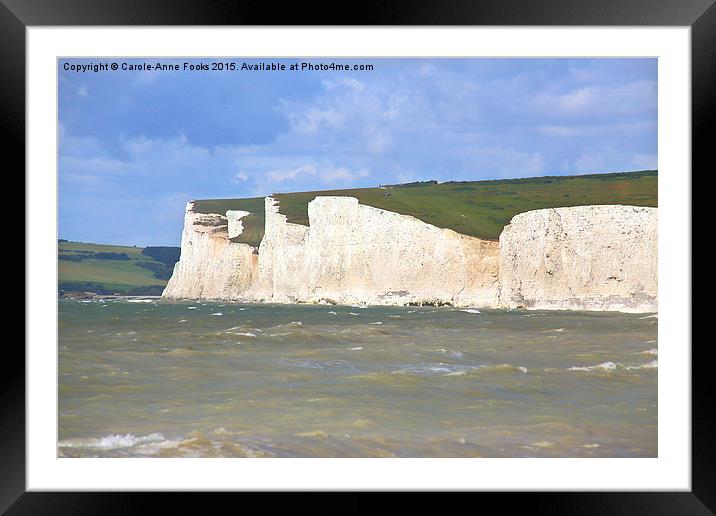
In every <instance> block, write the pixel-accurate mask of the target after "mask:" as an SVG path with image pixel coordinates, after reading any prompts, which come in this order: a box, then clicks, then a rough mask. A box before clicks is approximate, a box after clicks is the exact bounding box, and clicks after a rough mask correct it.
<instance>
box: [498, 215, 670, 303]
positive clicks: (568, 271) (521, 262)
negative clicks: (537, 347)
mask: <svg viewBox="0 0 716 516" xmlns="http://www.w3.org/2000/svg"><path fill="white" fill-rule="evenodd" d="M657 211H658V210H657V208H642V207H636V206H577V207H574V208H554V209H546V210H535V211H529V212H526V213H520V214H519V215H516V216H515V217H513V218H512V220H511V221H510V224H509V225H507V226H505V229H504V230H503V231H502V234H501V235H500V293H499V298H500V305H501V306H505V307H517V306H522V307H525V308H534V309H547V310H549V309H571V310H610V311H625V312H656V311H657V272H658V267H657Z"/></svg>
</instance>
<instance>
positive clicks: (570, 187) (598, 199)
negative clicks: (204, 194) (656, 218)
mask: <svg viewBox="0 0 716 516" xmlns="http://www.w3.org/2000/svg"><path fill="white" fill-rule="evenodd" d="M657 186H658V174H657V171H656V170H644V171H639V172H619V173H612V174H592V175H582V176H547V177H536V178H526V179H502V180H494V181H463V182H457V181H450V182H446V183H439V184H438V183H437V182H436V181H425V182H418V183H408V184H402V185H384V186H381V187H378V188H356V189H347V190H323V191H313V192H297V193H277V194H273V197H274V198H275V199H276V200H277V201H278V202H279V211H280V212H281V213H282V214H284V215H286V216H287V218H288V221H289V222H293V223H295V224H303V225H308V203H309V202H310V201H312V200H313V199H314V198H315V197H316V196H317V195H343V196H351V197H356V198H358V200H359V201H360V202H361V203H362V204H366V205H368V206H373V207H375V208H382V209H385V210H390V211H394V212H397V213H402V214H405V215H412V216H413V217H416V218H418V219H420V220H422V221H423V222H427V223H429V224H432V225H434V226H438V227H441V228H449V229H452V230H454V231H457V232H458V233H462V234H465V235H470V236H475V237H479V238H483V239H488V240H497V239H498V238H499V236H500V233H501V232H502V229H503V228H504V227H505V225H507V224H508V223H509V221H510V220H511V219H512V217H514V216H515V215H517V214H518V213H522V212H525V211H530V210H537V209H541V208H558V207H566V206H580V205H594V204H630V205H634V206H652V207H656V206H657V199H658V188H657ZM194 209H195V211H197V212H198V213H220V214H224V213H225V212H226V210H245V211H250V212H251V215H248V216H246V217H244V218H243V219H242V221H243V225H244V233H243V234H242V235H240V236H239V237H237V238H235V239H234V241H236V242H244V243H247V244H250V245H253V246H258V245H259V244H260V243H261V239H262V238H263V233H264V200H263V198H262V197H254V198H250V199H206V200H197V201H196V202H195V204H194Z"/></svg>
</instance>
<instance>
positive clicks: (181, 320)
mask: <svg viewBox="0 0 716 516" xmlns="http://www.w3.org/2000/svg"><path fill="white" fill-rule="evenodd" d="M178 322H186V319H179V321H178Z"/></svg>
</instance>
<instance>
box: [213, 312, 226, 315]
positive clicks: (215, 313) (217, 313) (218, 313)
mask: <svg viewBox="0 0 716 516" xmlns="http://www.w3.org/2000/svg"><path fill="white" fill-rule="evenodd" d="M211 315H224V314H222V313H221V312H214V313H213V314H211Z"/></svg>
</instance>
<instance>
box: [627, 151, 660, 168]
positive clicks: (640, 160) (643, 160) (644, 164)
mask: <svg viewBox="0 0 716 516" xmlns="http://www.w3.org/2000/svg"><path fill="white" fill-rule="evenodd" d="M631 161H632V163H634V165H635V166H636V167H638V168H640V169H642V170H656V169H657V168H658V166H659V160H658V158H657V155H656V154H643V153H635V154H634V156H633V157H632V160H631Z"/></svg>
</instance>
